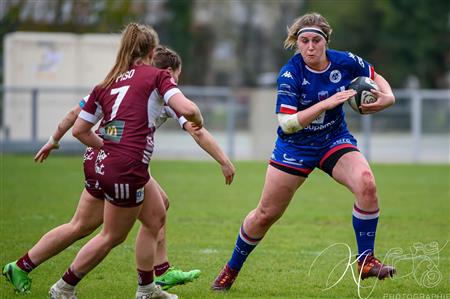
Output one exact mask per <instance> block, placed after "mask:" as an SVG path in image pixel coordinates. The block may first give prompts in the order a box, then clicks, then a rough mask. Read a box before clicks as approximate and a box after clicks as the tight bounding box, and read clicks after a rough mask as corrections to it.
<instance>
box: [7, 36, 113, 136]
mask: <svg viewBox="0 0 450 299" xmlns="http://www.w3.org/2000/svg"><path fill="white" fill-rule="evenodd" d="M119 41H120V36H119V35H115V34H114V35H113V34H111V35H104V34H85V35H76V34H70V33H34V32H33V33H32V32H15V33H12V34H9V35H7V36H6V38H5V39H4V49H5V54H4V59H5V63H4V65H5V76H4V77H5V86H8V87H11V86H13V87H52V88H54V87H60V88H76V87H78V88H79V87H84V88H85V91H82V92H71V93H67V92H54V91H52V92H45V91H44V92H41V93H40V94H39V98H38V112H37V113H38V115H37V119H38V124H37V127H38V130H37V133H38V135H37V138H38V139H41V140H45V139H47V138H48V136H49V135H50V134H51V133H52V132H53V130H54V129H55V127H56V125H57V123H58V120H59V119H60V118H61V117H63V116H64V114H65V112H66V111H67V110H69V109H70V108H71V107H73V106H74V105H76V104H77V103H78V102H79V100H80V98H81V97H82V96H84V95H86V94H87V93H88V92H89V90H90V89H92V87H94V86H95V85H96V84H98V83H99V82H100V81H101V80H102V79H103V78H104V77H105V75H106V73H107V72H108V71H109V69H110V68H111V67H112V65H113V63H114V61H115V56H116V51H117V48H118V45H119ZM4 99H5V104H4V109H5V110H4V124H5V127H6V128H7V130H8V132H9V138H10V140H12V141H19V140H29V139H30V137H31V135H30V134H31V95H30V93H24V92H14V93H12V92H7V93H6V94H5V98H4ZM17 124H20V125H17ZM68 135H70V134H68ZM67 137H68V138H72V137H71V136H67ZM67 137H66V138H67Z"/></svg>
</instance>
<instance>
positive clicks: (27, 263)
mask: <svg viewBox="0 0 450 299" xmlns="http://www.w3.org/2000/svg"><path fill="white" fill-rule="evenodd" d="M16 265H17V267H19V268H20V269H22V270H23V271H25V272H27V273H30V272H31V271H32V270H33V269H34V268H36V265H35V264H34V263H33V262H32V261H31V259H30V257H29V256H28V252H27V253H26V254H25V255H24V256H22V257H21V258H20V259H18V260H17V262H16Z"/></svg>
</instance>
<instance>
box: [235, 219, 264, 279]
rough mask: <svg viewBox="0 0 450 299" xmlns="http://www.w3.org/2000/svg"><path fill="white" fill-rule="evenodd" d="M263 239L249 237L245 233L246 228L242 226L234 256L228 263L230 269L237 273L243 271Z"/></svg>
mask: <svg viewBox="0 0 450 299" xmlns="http://www.w3.org/2000/svg"><path fill="white" fill-rule="evenodd" d="M261 239H262V238H259V239H254V238H251V237H249V236H248V235H247V234H246V233H245V231H244V226H243V225H242V226H241V229H240V231H239V235H238V237H237V240H236V245H235V246H234V251H233V255H232V256H231V259H230V260H229V261H228V267H230V268H231V269H233V270H236V271H239V270H241V268H242V265H243V264H244V262H245V260H246V259H247V257H248V255H249V254H250V252H252V250H253V249H254V248H255V247H256V245H258V243H259V241H261Z"/></svg>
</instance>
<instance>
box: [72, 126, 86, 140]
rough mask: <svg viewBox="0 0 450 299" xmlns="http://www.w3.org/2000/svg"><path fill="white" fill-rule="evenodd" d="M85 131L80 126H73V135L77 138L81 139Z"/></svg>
mask: <svg viewBox="0 0 450 299" xmlns="http://www.w3.org/2000/svg"><path fill="white" fill-rule="evenodd" d="M84 133H85V132H84V131H83V130H82V129H81V128H79V127H78V126H74V127H73V128H72V136H73V137H75V138H76V139H78V140H80V138H81V137H82V136H83V134H84Z"/></svg>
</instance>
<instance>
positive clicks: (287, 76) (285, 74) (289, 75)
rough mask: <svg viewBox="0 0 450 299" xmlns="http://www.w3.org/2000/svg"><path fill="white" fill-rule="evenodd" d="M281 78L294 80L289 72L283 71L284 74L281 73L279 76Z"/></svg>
mask: <svg viewBox="0 0 450 299" xmlns="http://www.w3.org/2000/svg"><path fill="white" fill-rule="evenodd" d="M281 77H285V78H289V79H294V77H292V74H291V72H289V71H285V72H284V73H283V75H281Z"/></svg>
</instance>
